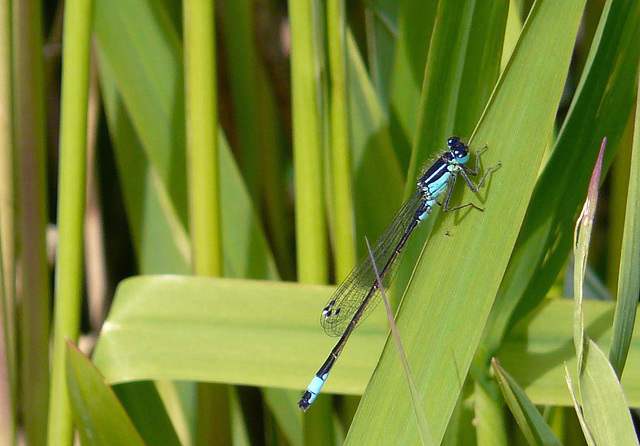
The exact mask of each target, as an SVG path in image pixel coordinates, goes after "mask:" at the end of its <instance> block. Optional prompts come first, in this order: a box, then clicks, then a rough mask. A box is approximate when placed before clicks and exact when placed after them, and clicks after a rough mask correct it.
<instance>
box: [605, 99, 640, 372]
mask: <svg viewBox="0 0 640 446" xmlns="http://www.w3.org/2000/svg"><path fill="white" fill-rule="evenodd" d="M636 100H637V102H636V119H635V128H634V136H633V148H632V153H631V174H630V178H629V191H628V193H627V209H626V212H625V216H626V217H625V221H624V232H623V236H622V253H621V256H620V275H619V278H618V293H617V296H618V298H617V305H616V315H615V318H614V319H613V342H612V344H611V351H610V352H609V359H610V361H611V364H613V368H614V369H615V370H616V373H617V374H618V376H622V372H623V370H624V365H625V362H626V360H627V355H628V353H629V345H630V343H631V338H632V336H633V325H634V323H635V320H636V311H637V303H638V295H639V294H640V95H636Z"/></svg>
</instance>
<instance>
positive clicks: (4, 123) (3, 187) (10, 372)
mask: <svg viewBox="0 0 640 446" xmlns="http://www.w3.org/2000/svg"><path fill="white" fill-rule="evenodd" d="M11 109H12V107H11V2H10V1H9V0H1V1H0V110H11ZM12 125H13V122H12V115H11V113H0V266H2V271H0V283H1V284H2V287H0V337H2V340H1V341H0V352H1V357H0V394H2V395H6V397H5V398H2V402H0V443H2V444H14V443H15V438H16V396H17V395H16V392H17V387H16V382H17V380H16V373H17V366H16V361H17V359H16V356H17V355H16V346H17V342H16V321H15V274H14V272H15V269H14V266H15V254H14V237H15V233H14V228H15V225H14V218H15V216H14V191H13V180H14V178H13V174H14V173H13V134H12Z"/></svg>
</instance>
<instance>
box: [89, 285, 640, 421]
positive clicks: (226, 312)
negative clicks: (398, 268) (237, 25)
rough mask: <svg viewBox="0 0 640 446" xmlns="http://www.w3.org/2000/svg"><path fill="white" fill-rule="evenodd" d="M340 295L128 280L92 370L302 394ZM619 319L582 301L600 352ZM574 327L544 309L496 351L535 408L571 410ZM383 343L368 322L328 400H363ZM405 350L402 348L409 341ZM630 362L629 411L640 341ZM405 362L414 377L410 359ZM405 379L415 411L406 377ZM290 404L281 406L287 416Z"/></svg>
mask: <svg viewBox="0 0 640 446" xmlns="http://www.w3.org/2000/svg"><path fill="white" fill-rule="evenodd" d="M334 290H335V288H333V287H325V286H314V285H300V284H292V283H278V282H269V281H250V280H237V279H204V278H194V277H179V276H141V277H136V278H132V279H127V280H125V281H124V282H122V283H121V284H120V285H119V286H118V289H117V291H116V296H115V299H114V303H113V307H112V311H111V312H110V314H109V317H108V319H107V321H106V323H105V325H104V327H103V330H102V332H101V334H100V336H99V338H98V342H97V344H96V348H95V350H94V354H93V361H94V363H95V364H96V366H97V367H98V368H99V369H100V371H101V372H102V373H103V374H104V375H105V378H106V379H107V381H108V382H110V383H121V382H129V381H140V380H150V379H159V380H160V379H161V380H174V381H178V380H179V381H185V380H196V379H198V380H203V381H210V382H223V383H229V384H244V385H254V386H263V387H270V388H281V389H282V388H286V389H296V390H297V391H301V390H302V389H304V388H306V386H307V384H309V378H310V374H312V373H313V372H314V371H315V370H316V369H317V367H318V364H320V363H322V361H323V360H324V359H325V357H326V353H327V351H329V350H330V349H331V347H333V344H334V339H332V338H330V337H328V336H326V335H325V334H324V331H323V330H322V328H321V327H320V324H318V309H319V308H322V306H323V305H324V304H325V302H326V300H327V299H328V298H329V296H330V295H331V293H332V292H333V291H334ZM613 311H614V304H613V303H612V302H585V325H586V326H587V330H588V331H589V333H590V334H591V335H592V336H593V338H594V339H595V340H597V342H599V343H601V344H602V345H608V344H609V343H610V342H611V323H612V321H613ZM382 316H384V315H382ZM572 321H573V302H572V301H570V300H568V299H549V300H546V301H545V302H544V303H543V305H541V306H540V308H539V309H538V311H536V312H535V313H534V314H532V315H530V316H529V317H527V318H525V319H523V320H522V321H521V322H520V323H518V324H517V325H516V326H515V327H514V329H513V330H512V332H511V333H510V335H509V336H507V337H506V338H505V342H504V344H503V346H502V349H501V350H500V351H499V354H498V358H499V360H500V363H501V364H502V366H503V367H504V368H505V369H507V370H509V371H510V372H511V375H512V376H513V377H514V379H515V380H516V381H517V382H518V383H520V385H521V386H522V387H523V388H524V390H525V391H526V392H527V394H528V395H529V397H530V398H531V400H532V401H533V402H534V403H535V404H538V405H540V404H545V405H564V406H569V405H571V399H570V395H569V394H568V393H567V392H566V386H565V384H564V365H563V364H564V362H568V363H569V364H570V366H571V367H572V370H575V369H576V367H575V353H574V351H573V348H572V343H571V338H572V333H573V331H572ZM639 323H640V322H639ZM386 336H387V321H386V319H385V318H384V317H370V318H368V319H367V320H366V321H365V322H364V323H363V324H362V326H360V327H358V330H357V331H356V332H355V333H354V334H353V338H352V339H350V340H349V343H348V345H347V347H346V348H345V351H344V352H343V354H342V355H341V356H340V361H338V363H337V364H336V367H335V370H334V371H333V372H332V373H331V379H329V380H328V382H327V384H326V385H325V388H324V389H323V392H324V391H325V389H326V391H327V392H328V393H332V392H333V393H346V394H362V392H364V389H365V386H366V385H367V382H368V380H369V378H370V377H371V373H372V371H373V369H374V367H375V365H376V361H377V359H378V357H379V354H380V350H381V348H382V345H383V343H384V342H385V339H386ZM402 341H403V344H404V345H405V348H406V343H407V342H408V340H406V339H405V337H402ZM393 353H394V354H395V355H397V353H396V352H395V351H394V352H393ZM628 361H629V367H628V370H627V371H626V373H625V375H624V378H623V380H622V382H623V385H624V388H625V392H626V394H627V398H628V399H629V402H630V404H631V405H632V406H634V407H635V406H640V339H633V340H632V344H631V349H630V353H629V359H628ZM409 362H410V363H411V365H412V370H413V372H414V374H415V373H416V370H415V369H416V364H415V362H414V361H413V360H412V357H411V356H409ZM417 368H418V369H421V367H417ZM400 373H402V372H401V371H400ZM399 379H400V381H399V382H398V386H401V387H402V394H403V395H404V394H406V395H407V403H408V404H410V402H409V400H408V398H409V396H408V392H407V391H406V383H405V382H404V377H402V375H401V376H400V378H399ZM267 393H268V392H267ZM298 396H299V395H298ZM285 400H286V399H285ZM285 400H282V401H279V402H278V404H279V405H282V406H283V407H285V406H286V404H287V402H286V401H285ZM296 401H297V399H294V398H291V400H290V404H291V406H290V408H293V409H295V413H299V411H298V409H297V407H295V402H296ZM291 415H292V413H290V414H288V415H287V417H288V418H289V417H291Z"/></svg>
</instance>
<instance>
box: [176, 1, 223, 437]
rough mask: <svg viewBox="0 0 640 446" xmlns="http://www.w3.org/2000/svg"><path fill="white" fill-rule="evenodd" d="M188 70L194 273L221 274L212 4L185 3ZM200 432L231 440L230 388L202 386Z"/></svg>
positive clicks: (188, 152) (199, 414)
mask: <svg viewBox="0 0 640 446" xmlns="http://www.w3.org/2000/svg"><path fill="white" fill-rule="evenodd" d="M183 17H184V24H183V28H184V55H185V58H184V71H185V98H186V129H187V174H188V179H189V222H190V230H191V247H192V253H193V271H194V273H195V274H196V275H198V276H213V277H216V276H221V275H222V271H223V260H222V240H221V234H222V231H221V221H220V176H219V175H218V170H219V167H218V144H217V130H218V111H217V108H216V102H217V90H216V60H215V54H216V51H215V44H216V42H215V23H214V2H213V1H207V0H188V1H185V2H184V11H183ZM198 421H199V422H198V429H199V430H198V436H199V440H200V443H201V444H230V443H231V427H230V410H229V388H228V387H227V386H222V385H211V384H200V385H199V386H198Z"/></svg>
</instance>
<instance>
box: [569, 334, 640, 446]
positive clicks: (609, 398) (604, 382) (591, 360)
mask: <svg viewBox="0 0 640 446" xmlns="http://www.w3.org/2000/svg"><path fill="white" fill-rule="evenodd" d="M584 355H585V360H584V361H583V364H584V365H583V368H582V373H581V375H580V395H581V396H582V410H583V413H584V418H585V421H586V423H587V425H588V426H589V431H590V432H591V434H592V435H593V439H594V440H595V442H596V444H624V445H634V444H635V445H637V444H638V437H637V435H636V432H635V428H634V425H633V421H632V420H631V413H630V412H629V406H628V404H627V401H626V399H625V397H624V393H623V391H622V387H621V386H620V382H619V381H618V376H617V375H616V372H615V370H614V369H613V367H612V366H611V364H610V363H609V360H608V359H607V356H606V355H605V354H604V352H603V351H602V350H600V348H599V347H598V345H597V344H596V343H595V342H593V340H591V339H588V338H587V342H586V343H585V348H584Z"/></svg>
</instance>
